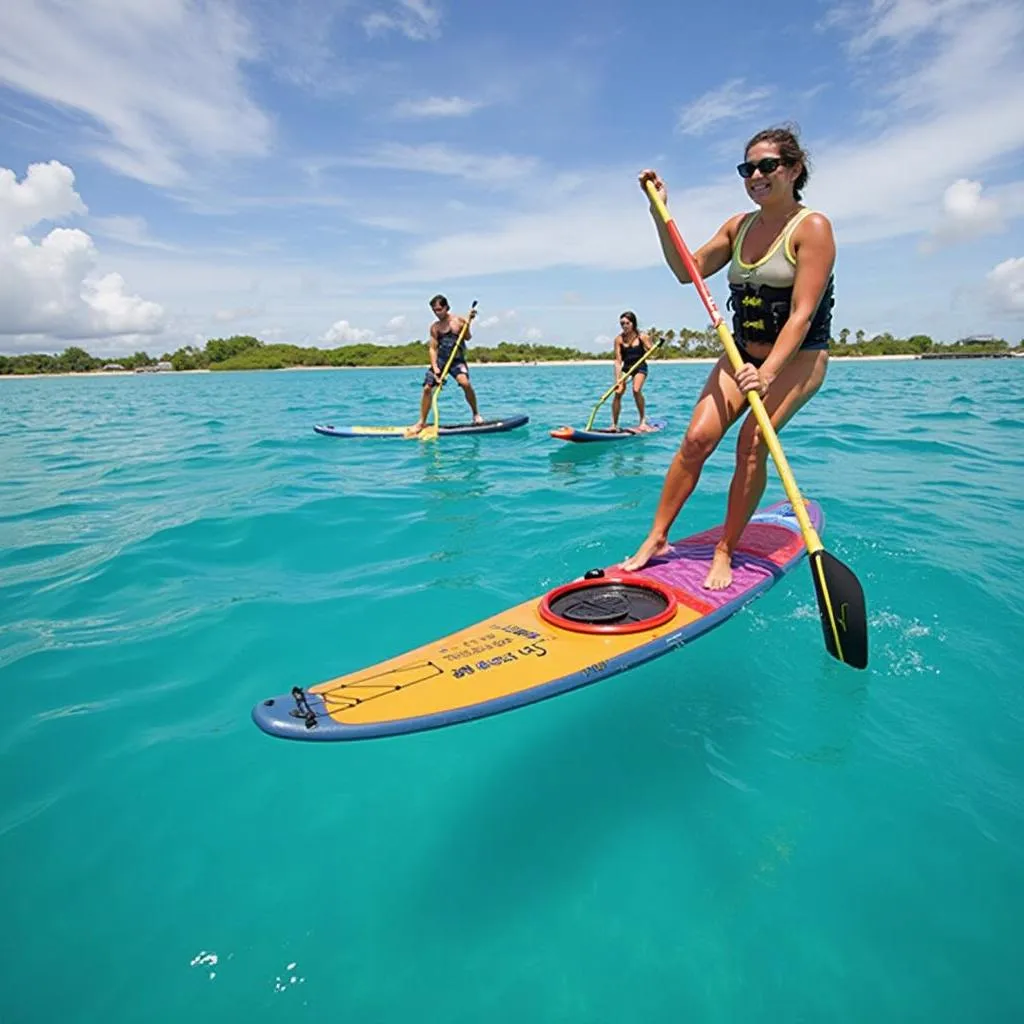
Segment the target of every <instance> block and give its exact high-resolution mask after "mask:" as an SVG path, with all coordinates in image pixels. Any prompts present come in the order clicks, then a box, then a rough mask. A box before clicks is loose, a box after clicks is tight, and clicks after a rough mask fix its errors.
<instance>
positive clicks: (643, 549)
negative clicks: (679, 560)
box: [619, 537, 672, 572]
mask: <svg viewBox="0 0 1024 1024" xmlns="http://www.w3.org/2000/svg"><path fill="white" fill-rule="evenodd" d="M671 550H672V549H671V547H670V546H669V543H668V541H667V540H665V539H664V538H663V537H648V538H647V540H645V541H644V542H643V544H641V545H640V547H639V548H637V552H636V554H635V555H633V557H632V558H627V559H626V560H625V561H623V562H620V563H619V566H620V568H622V569H625V570H626V572H636V571H637V569H642V568H643V567H644V566H645V565H646V564H647V563H648V562H649V561H650V560H651V559H652V558H660V557H661V556H662V555H667V554H668V553H669V551H671Z"/></svg>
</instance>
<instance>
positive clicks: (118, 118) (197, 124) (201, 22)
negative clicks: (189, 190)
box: [0, 0, 271, 186]
mask: <svg viewBox="0 0 1024 1024" xmlns="http://www.w3.org/2000/svg"><path fill="white" fill-rule="evenodd" d="M255 56H256V48H255V46H254V44H253V42H252V39H251V34H250V30H249V27H248V25H247V23H246V22H245V21H244V20H243V19H242V18H241V16H240V15H238V14H237V13H236V12H235V11H234V10H233V9H232V8H231V7H230V6H228V5H226V4H218V3H212V2H204V0H154V2H151V3H142V2H140V0H104V2H102V3H82V4H69V3H63V2H60V0H37V2H34V3H15V4H6V5H5V6H4V18H3V31H2V32H0V83H2V84H4V85H7V86H10V87H11V88H12V89H16V90H19V91H21V92H23V93H27V94H29V95H31V96H34V97H35V98H37V99H41V100H44V101H46V102H48V103H52V104H54V105H56V106H58V107H60V108H63V109H64V110H65V111H74V112H76V113H77V114H81V115H85V117H86V118H88V119H89V121H90V122H91V123H90V124H89V127H88V128H87V129H86V131H85V132H83V135H82V138H83V140H84V139H90V138H91V139H94V140H97V141H92V142H90V143H89V149H90V151H91V152H92V154H93V155H94V156H96V157H97V158H98V159H100V160H101V161H102V162H103V163H105V164H106V165H107V166H108V167H110V168H113V169H114V170H116V171H118V172H119V173H121V174H124V175H127V176H128V177H133V178H137V179H139V180H140V181H144V182H147V183H148V184H152V185H159V186H180V185H184V184H187V182H188V181H189V178H190V175H191V173H192V171H191V169H190V170H186V167H189V168H191V167H192V164H193V163H194V161H195V160H196V159H197V158H198V159H200V160H204V159H219V158H227V157H238V156H253V155H260V154H262V153H264V152H266V150H267V148H268V145H269V139H270V134H271V126H270V122H269V120H268V119H267V118H266V116H265V115H264V114H263V113H262V111H261V110H260V109H259V108H258V107H257V106H256V104H255V103H254V102H253V101H252V100H251V99H250V98H249V96H248V95H247V94H246V91H245V85H244V82H243V78H242V66H243V64H244V63H245V62H246V61H248V60H251V59H253V58H254V57H255Z"/></svg>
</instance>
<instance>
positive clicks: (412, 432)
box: [404, 423, 426, 437]
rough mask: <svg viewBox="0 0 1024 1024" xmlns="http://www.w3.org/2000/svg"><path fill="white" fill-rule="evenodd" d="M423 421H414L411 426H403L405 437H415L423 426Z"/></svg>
mask: <svg viewBox="0 0 1024 1024" xmlns="http://www.w3.org/2000/svg"><path fill="white" fill-rule="evenodd" d="M425 426H426V424H425V423H414V424H413V425H412V426H411V427H406V428H405V433H404V436H405V437H415V436H416V435H417V434H418V433H419V432H420V431H421V430H422V429H423V428H424V427H425Z"/></svg>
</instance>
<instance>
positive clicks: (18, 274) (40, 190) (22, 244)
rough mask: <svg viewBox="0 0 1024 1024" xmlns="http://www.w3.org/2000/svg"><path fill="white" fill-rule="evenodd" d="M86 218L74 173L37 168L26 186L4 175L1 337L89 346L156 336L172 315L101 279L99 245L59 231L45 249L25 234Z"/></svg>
mask: <svg viewBox="0 0 1024 1024" xmlns="http://www.w3.org/2000/svg"><path fill="white" fill-rule="evenodd" d="M84 212H86V207H85V204H84V203H83V202H82V200H81V197H80V196H79V195H78V193H77V192H75V190H74V174H73V173H72V171H71V169H70V168H68V167H65V166H64V165H63V164H59V163H57V162H56V161H51V162H50V163H49V164H33V165H32V166H31V167H30V168H29V170H28V172H27V173H26V175H25V178H24V180H23V181H22V182H21V183H18V182H17V180H16V179H15V177H14V172H13V171H10V170H8V169H6V168H0V336H5V337H7V338H17V339H18V342H17V344H18V345H19V346H21V345H22V344H29V343H31V342H33V341H34V342H35V347H36V348H38V347H39V346H38V341H39V338H41V337H42V338H48V339H64V340H72V339H85V338H109V337H112V336H122V335H138V334H147V333H156V332H158V331H160V330H162V329H163V326H164V311H163V309H162V307H161V306H159V305H158V304H157V303H155V302H148V301H146V300H144V299H142V298H140V297H139V296H137V295H131V294H129V293H128V292H127V291H126V284H125V280H124V278H123V277H122V276H121V275H120V274H119V273H117V272H116V271H111V272H108V273H106V274H101V273H99V272H98V269H97V258H98V254H97V251H96V247H95V245H94V244H93V241H92V239H91V238H90V237H89V235H87V234H86V233H85V232H84V231H81V230H79V229H77V228H54V229H52V230H51V231H50V232H49V233H48V234H47V235H45V236H44V237H43V238H42V240H41V241H40V242H38V243H36V242H33V241H32V239H31V238H29V237H28V236H27V235H25V234H21V233H20V232H21V230H23V229H27V228H31V227H34V226H35V225H36V224H38V223H39V222H41V221H44V220H56V219H59V218H61V217H64V216H67V215H69V214H71V213H84Z"/></svg>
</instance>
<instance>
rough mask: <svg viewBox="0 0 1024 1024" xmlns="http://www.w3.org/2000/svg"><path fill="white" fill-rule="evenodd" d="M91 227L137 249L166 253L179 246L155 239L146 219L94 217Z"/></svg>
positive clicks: (105, 235)
mask: <svg viewBox="0 0 1024 1024" xmlns="http://www.w3.org/2000/svg"><path fill="white" fill-rule="evenodd" d="M90 226H91V227H92V228H94V229H95V231H96V233H97V234H100V235H103V236H104V237H106V238H111V239H113V240H114V241H115V242H121V243H123V244H124V245H130V246H133V247H135V248H137V249H162V250H164V251H165V252H175V251H176V250H177V246H174V245H169V244H168V243H167V242H161V241H159V240H158V239H156V238H153V237H152V236H151V235H150V234H149V227H148V225H147V224H146V220H145V218H144V217H137V216H136V217H124V216H113V217H93V219H92V220H91V221H90Z"/></svg>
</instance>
